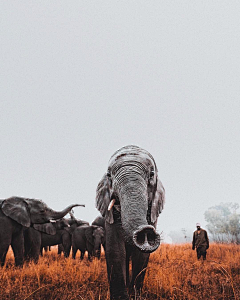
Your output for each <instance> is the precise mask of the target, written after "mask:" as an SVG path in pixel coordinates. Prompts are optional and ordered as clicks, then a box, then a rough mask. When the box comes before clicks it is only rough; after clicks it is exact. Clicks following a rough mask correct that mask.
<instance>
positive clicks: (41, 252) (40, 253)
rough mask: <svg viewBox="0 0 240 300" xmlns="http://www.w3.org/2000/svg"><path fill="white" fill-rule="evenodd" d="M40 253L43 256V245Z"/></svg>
mask: <svg viewBox="0 0 240 300" xmlns="http://www.w3.org/2000/svg"><path fill="white" fill-rule="evenodd" d="M40 255H41V256H43V247H42V246H41V248H40Z"/></svg>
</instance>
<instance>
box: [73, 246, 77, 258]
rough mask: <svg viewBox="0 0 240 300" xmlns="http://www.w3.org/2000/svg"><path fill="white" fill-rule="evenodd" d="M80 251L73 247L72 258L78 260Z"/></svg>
mask: <svg viewBox="0 0 240 300" xmlns="http://www.w3.org/2000/svg"><path fill="white" fill-rule="evenodd" d="M77 251H78V249H77V247H75V246H73V247H72V258H73V259H75V258H76V253H77Z"/></svg>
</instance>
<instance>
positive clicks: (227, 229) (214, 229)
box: [204, 202, 240, 244]
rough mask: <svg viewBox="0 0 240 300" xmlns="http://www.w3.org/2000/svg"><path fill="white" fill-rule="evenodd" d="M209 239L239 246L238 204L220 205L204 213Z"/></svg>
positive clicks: (239, 216) (239, 223) (239, 218)
mask: <svg viewBox="0 0 240 300" xmlns="http://www.w3.org/2000/svg"><path fill="white" fill-rule="evenodd" d="M204 217H205V220H206V221H207V226H206V227H207V229H208V231H209V233H210V235H211V239H212V241H214V242H217V243H235V244H240V213H239V204H238V203H232V202H228V203H220V204H219V205H215V206H212V207H210V208H209V209H208V210H207V211H206V212H205V213H204Z"/></svg>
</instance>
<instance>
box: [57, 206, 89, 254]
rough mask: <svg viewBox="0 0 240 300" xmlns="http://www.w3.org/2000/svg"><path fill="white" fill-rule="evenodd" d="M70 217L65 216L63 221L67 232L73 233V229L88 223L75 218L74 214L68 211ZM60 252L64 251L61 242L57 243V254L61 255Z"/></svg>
mask: <svg viewBox="0 0 240 300" xmlns="http://www.w3.org/2000/svg"><path fill="white" fill-rule="evenodd" d="M69 214H70V216H71V218H68V219H67V218H65V221H66V222H67V224H68V228H65V230H67V231H68V233H69V234H71V235H72V234H73V232H74V230H75V229H76V228H77V227H79V226H82V225H89V223H88V222H87V221H84V220H81V219H76V218H75V217H74V215H73V214H72V213H71V212H70V213H69ZM62 252H63V253H64V247H63V245H62V244H58V254H59V255H61V254H62Z"/></svg>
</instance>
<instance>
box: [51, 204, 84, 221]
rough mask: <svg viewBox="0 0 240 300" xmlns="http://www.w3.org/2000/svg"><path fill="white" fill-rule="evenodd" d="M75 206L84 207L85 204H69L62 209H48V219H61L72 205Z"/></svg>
mask: <svg viewBox="0 0 240 300" xmlns="http://www.w3.org/2000/svg"><path fill="white" fill-rule="evenodd" d="M76 206H83V207H85V205H82V204H72V205H69V206H68V207H66V208H65V209H63V210H62V211H54V210H52V209H51V210H49V211H48V216H49V219H53V220H57V219H61V218H63V217H64V216H65V215H66V214H67V213H69V212H70V211H71V210H72V209H73V207H76Z"/></svg>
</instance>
